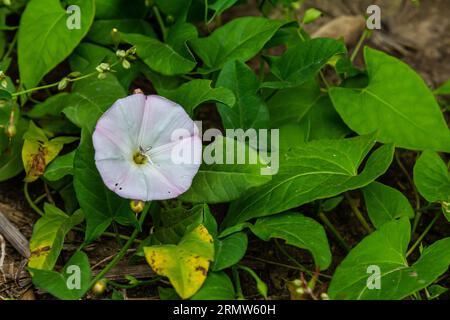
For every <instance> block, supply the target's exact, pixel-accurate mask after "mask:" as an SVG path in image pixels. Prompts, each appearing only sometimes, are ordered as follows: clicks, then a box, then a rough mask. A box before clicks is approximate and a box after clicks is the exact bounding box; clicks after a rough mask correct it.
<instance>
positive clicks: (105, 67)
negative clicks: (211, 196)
mask: <svg viewBox="0 0 450 320" xmlns="http://www.w3.org/2000/svg"><path fill="white" fill-rule="evenodd" d="M95 70H97V72H99V73H103V72H105V71H109V70H110V65H109V63H105V62H102V63H100V64H99V65H98V66H97V67H95Z"/></svg>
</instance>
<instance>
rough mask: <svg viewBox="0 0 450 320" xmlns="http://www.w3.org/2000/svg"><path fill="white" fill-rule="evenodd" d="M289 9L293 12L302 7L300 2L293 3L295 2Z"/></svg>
mask: <svg viewBox="0 0 450 320" xmlns="http://www.w3.org/2000/svg"><path fill="white" fill-rule="evenodd" d="M291 7H292V9H294V10H299V9H300V8H301V7H302V5H301V3H300V1H295V2H292V3H291Z"/></svg>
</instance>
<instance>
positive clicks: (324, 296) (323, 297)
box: [320, 292, 330, 300]
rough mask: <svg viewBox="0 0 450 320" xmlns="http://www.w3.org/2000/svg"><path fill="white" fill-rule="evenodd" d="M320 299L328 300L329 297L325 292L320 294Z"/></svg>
mask: <svg viewBox="0 0 450 320" xmlns="http://www.w3.org/2000/svg"><path fill="white" fill-rule="evenodd" d="M320 299H322V300H330V297H329V296H328V294H326V293H325V292H323V293H321V294H320Z"/></svg>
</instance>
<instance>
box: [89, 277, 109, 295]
mask: <svg viewBox="0 0 450 320" xmlns="http://www.w3.org/2000/svg"><path fill="white" fill-rule="evenodd" d="M106 284H107V280H106V279H101V280H98V281H97V282H96V283H95V284H94V286H93V287H92V292H93V293H94V294H95V295H101V294H103V292H105V290H106Z"/></svg>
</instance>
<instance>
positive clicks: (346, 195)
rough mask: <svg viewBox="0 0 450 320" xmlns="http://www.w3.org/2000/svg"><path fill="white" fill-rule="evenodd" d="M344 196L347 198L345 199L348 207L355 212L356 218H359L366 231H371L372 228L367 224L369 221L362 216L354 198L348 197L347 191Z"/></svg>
mask: <svg viewBox="0 0 450 320" xmlns="http://www.w3.org/2000/svg"><path fill="white" fill-rule="evenodd" d="M345 198H346V199H347V201H348V203H349V205H350V208H351V209H352V211H353V213H354V214H355V216H356V218H357V219H358V220H359V222H360V223H361V225H362V226H363V227H364V229H366V231H367V232H368V233H371V232H372V231H373V229H372V227H371V226H370V225H369V223H368V222H367V221H366V219H365V218H364V216H363V214H362V213H361V211H360V210H359V209H358V206H357V205H356V203H355V199H353V198H352V197H350V196H349V195H348V194H347V193H345Z"/></svg>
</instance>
